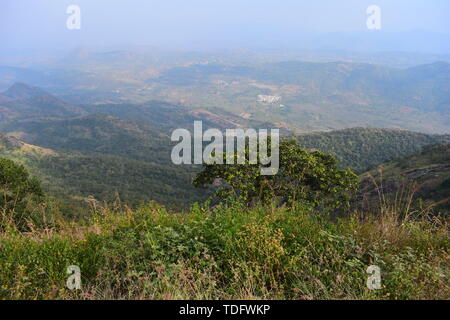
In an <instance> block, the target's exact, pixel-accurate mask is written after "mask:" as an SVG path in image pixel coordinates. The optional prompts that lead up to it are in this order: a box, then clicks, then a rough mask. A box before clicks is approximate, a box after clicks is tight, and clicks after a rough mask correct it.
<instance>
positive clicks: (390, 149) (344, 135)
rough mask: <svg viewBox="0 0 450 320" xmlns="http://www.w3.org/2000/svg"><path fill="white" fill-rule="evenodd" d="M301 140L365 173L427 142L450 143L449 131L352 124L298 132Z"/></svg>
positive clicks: (311, 147) (312, 147)
mask: <svg viewBox="0 0 450 320" xmlns="http://www.w3.org/2000/svg"><path fill="white" fill-rule="evenodd" d="M298 140H299V141H300V144H301V145H302V147H304V148H306V149H317V150H320V151H323V152H326V153H330V154H332V155H333V156H335V157H336V159H337V160H338V161H339V165H340V167H341V168H351V169H352V170H353V171H354V172H356V173H363V172H365V171H367V170H370V169H372V168H373V167H375V166H377V165H379V164H381V163H384V162H387V161H391V160H394V159H396V158H400V157H405V156H409V155H412V154H415V153H418V152H420V151H421V150H422V148H423V147H425V146H428V145H433V144H446V143H450V135H430V134H424V133H419V132H412V131H403V130H390V129H372V128H351V129H345V130H335V131H330V132H317V133H306V134H302V135H300V136H298Z"/></svg>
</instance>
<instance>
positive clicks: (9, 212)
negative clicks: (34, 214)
mask: <svg viewBox="0 0 450 320" xmlns="http://www.w3.org/2000/svg"><path fill="white" fill-rule="evenodd" d="M42 197H43V192H42V187H41V183H40V182H39V180H38V179H36V178H31V177H30V175H29V173H28V171H27V170H26V169H25V167H24V166H22V165H18V164H16V163H14V162H13V161H11V160H8V159H3V158H0V206H1V211H2V213H3V214H2V217H3V218H5V217H8V218H9V219H12V220H13V221H10V222H14V223H15V224H16V225H17V226H18V227H23V226H24V225H25V223H26V218H25V215H26V213H27V212H26V211H27V203H28V201H30V200H38V201H40V200H41V199H42Z"/></svg>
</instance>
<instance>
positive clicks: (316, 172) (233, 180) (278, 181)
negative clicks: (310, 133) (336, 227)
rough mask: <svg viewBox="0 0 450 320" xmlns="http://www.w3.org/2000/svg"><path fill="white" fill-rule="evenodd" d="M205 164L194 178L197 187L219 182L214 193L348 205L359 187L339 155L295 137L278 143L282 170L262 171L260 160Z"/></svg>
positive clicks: (245, 199) (242, 198) (252, 199)
mask: <svg viewBox="0 0 450 320" xmlns="http://www.w3.org/2000/svg"><path fill="white" fill-rule="evenodd" d="M248 154H249V151H248V150H247V153H246V158H247V159H246V160H247V161H246V163H244V164H225V165H223V164H205V165H204V168H203V170H202V171H201V172H200V173H199V174H197V176H196V177H195V179H194V185H195V186H197V187H206V186H208V185H216V186H217V185H218V189H217V190H216V193H215V197H216V198H218V199H219V200H226V199H230V198H234V199H238V200H240V201H243V202H244V203H245V204H246V205H249V206H250V205H252V204H255V203H257V202H263V203H269V202H271V201H276V202H278V203H279V204H287V205H292V204H294V203H296V202H307V203H309V204H312V205H314V206H315V207H317V206H323V207H329V208H339V207H344V206H347V205H348V203H349V200H350V198H351V196H352V195H353V194H354V193H355V192H356V191H357V188H358V178H357V176H356V174H354V173H353V172H352V171H351V170H349V169H346V170H339V169H338V163H337V161H336V159H335V158H334V157H333V156H331V155H329V154H326V153H323V152H319V151H312V152H309V151H307V150H306V149H304V148H302V147H301V146H300V144H299V142H298V141H297V140H295V139H291V140H283V141H281V142H280V145H279V165H280V167H279V171H278V173H277V174H276V175H261V171H260V166H259V165H258V164H249V162H248Z"/></svg>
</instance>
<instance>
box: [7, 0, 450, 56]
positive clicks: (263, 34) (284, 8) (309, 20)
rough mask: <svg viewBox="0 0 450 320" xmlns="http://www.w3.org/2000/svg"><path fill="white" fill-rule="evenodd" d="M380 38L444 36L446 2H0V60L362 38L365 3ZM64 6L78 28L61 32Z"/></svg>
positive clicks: (449, 8)
mask: <svg viewBox="0 0 450 320" xmlns="http://www.w3.org/2000/svg"><path fill="white" fill-rule="evenodd" d="M373 4H375V5H378V6H379V7H380V8H381V12H382V30H381V31H380V32H403V31H416V30H427V31H432V32H436V33H446V34H449V33H450V19H448V15H450V1H448V0H370V1H366V0H314V1H312V0H145V1H144V0H121V1H120V0H1V1H0V50H1V51H0V54H1V53H2V51H3V52H14V51H20V50H36V51H38V50H59V49H72V48H78V47H84V46H104V47H108V46H111V47H113V46H118V45H153V46H160V47H173V48H176V47H180V48H190V47H192V48H196V47H198V48H200V47H204V48H208V47H209V46H210V47H227V46H230V47H232V46H236V47H239V46H241V47H242V46H245V45H246V44H247V45H251V44H252V43H255V44H256V43H261V42H264V41H267V42H271V41H275V42H276V41H277V40H279V39H284V40H285V41H286V42H294V41H295V40H296V39H297V38H296V37H297V36H298V37H300V35H312V34H316V33H329V32H355V31H358V32H369V30H368V29H367V26H366V20H367V18H368V15H367V13H366V9H367V8H368V7H369V6H370V5H373ZM69 5H77V6H79V8H80V10H81V28H80V29H79V30H68V29H67V26H66V21H67V19H68V18H69V15H68V14H67V13H66V10H67V7H68V6H69Z"/></svg>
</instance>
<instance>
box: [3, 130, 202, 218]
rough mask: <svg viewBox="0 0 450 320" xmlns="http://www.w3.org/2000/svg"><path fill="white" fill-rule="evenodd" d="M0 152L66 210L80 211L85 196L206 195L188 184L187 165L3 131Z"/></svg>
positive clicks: (187, 199) (176, 201)
mask: <svg viewBox="0 0 450 320" xmlns="http://www.w3.org/2000/svg"><path fill="white" fill-rule="evenodd" d="M0 157H5V158H9V159H12V160H14V161H17V162H19V163H22V164H24V165H25V166H26V167H27V168H28V169H29V170H30V172H31V173H32V174H33V175H36V176H38V177H39V178H40V179H41V180H42V181H43V185H44V187H45V191H46V192H47V193H49V194H50V195H53V196H55V197H57V199H58V200H63V201H65V202H67V203H69V204H71V205H70V206H71V209H70V210H69V211H68V214H82V213H83V207H84V205H85V201H84V199H87V197H89V196H92V197H94V198H95V199H97V200H100V201H114V200H115V197H116V195H118V196H119V197H120V199H121V201H123V202H124V203H127V204H129V205H131V206H135V205H137V204H139V203H140V202H142V201H151V200H154V201H157V202H158V203H161V204H164V205H166V206H168V207H172V208H178V209H180V208H183V207H184V208H185V207H186V206H188V205H189V204H190V203H192V202H194V201H201V200H205V199H206V198H207V196H208V193H207V192H206V193H205V190H198V189H195V188H194V187H193V186H192V184H191V181H192V178H193V169H192V167H171V166H170V165H167V164H166V165H163V164H157V163H151V162H145V161H139V160H134V159H132V158H127V157H124V156H115V155H108V154H99V153H90V152H77V151H67V150H65V151H64V152H59V151H57V150H53V149H49V148H43V147H40V146H36V145H31V144H29V143H25V142H23V141H21V140H19V139H17V138H14V137H10V136H5V135H0Z"/></svg>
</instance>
